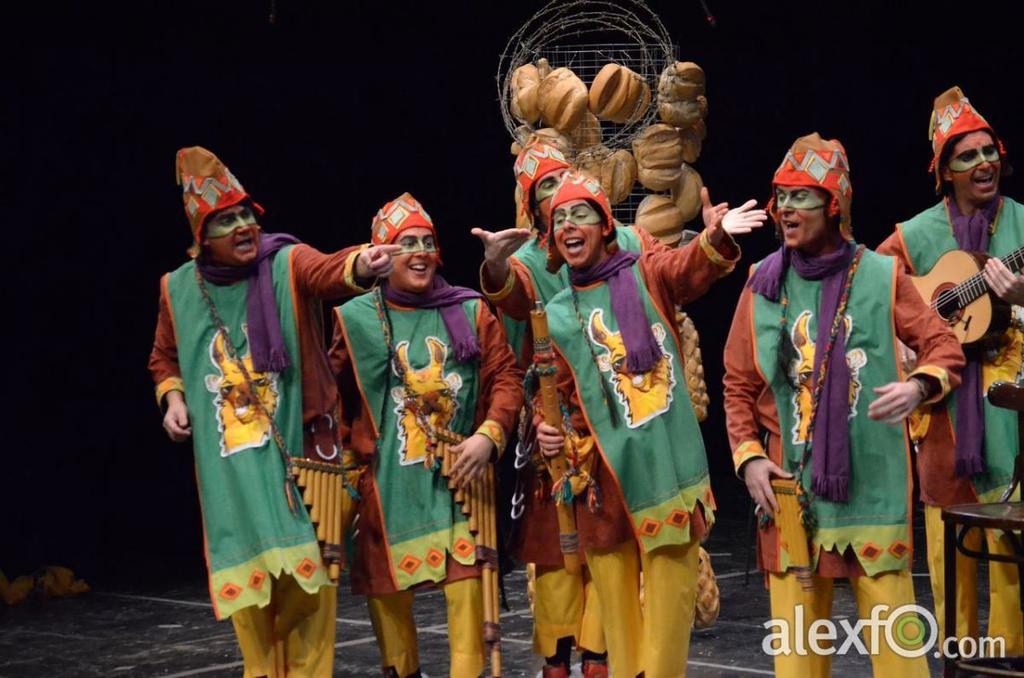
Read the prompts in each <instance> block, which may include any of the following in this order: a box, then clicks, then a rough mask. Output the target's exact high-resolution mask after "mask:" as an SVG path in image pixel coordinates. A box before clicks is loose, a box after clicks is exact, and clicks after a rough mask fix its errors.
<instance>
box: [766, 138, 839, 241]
mask: <svg viewBox="0 0 1024 678" xmlns="http://www.w3.org/2000/svg"><path fill="white" fill-rule="evenodd" d="M775 186H809V187H811V188H820V189H823V190H825V191H827V192H828V193H829V194H830V195H831V196H832V200H831V201H830V202H829V205H828V208H827V209H828V214H829V216H835V215H837V214H838V215H839V232H840V233H841V234H842V235H843V238H845V239H846V240H853V227H852V226H851V223H850V207H851V205H852V203H853V184H851V183H850V162H849V160H848V159H847V156H846V149H845V148H843V145H842V144H841V143H840V142H839V140H838V139H828V140H826V139H822V138H821V135H819V134H818V133H817V132H813V133H811V134H808V135H807V136H803V137H800V138H799V139H797V140H796V141H795V142H793V147H792V148H790V149H789V151H787V152H786V157H785V158H783V159H782V164H781V165H779V168H778V169H777V170H775V177H774V178H773V179H772V187H773V188H774V187H775ZM768 213H769V214H771V216H772V218H773V219H775V220H776V221H778V217H777V216H776V215H777V210H776V209H775V196H774V195H773V196H772V199H771V200H769V201H768Z"/></svg>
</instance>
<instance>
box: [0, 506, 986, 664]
mask: <svg viewBox="0 0 1024 678" xmlns="http://www.w3.org/2000/svg"><path fill="white" fill-rule="evenodd" d="M918 524H920V522H918ZM915 536H916V537H917V539H916V540H915V543H916V544H918V545H919V546H921V547H923V544H924V541H923V534H917V535H915ZM748 543H750V538H749V533H748V532H747V526H746V525H745V524H743V521H728V520H722V521H720V522H719V524H718V525H716V527H715V530H714V531H713V533H712V536H711V539H710V540H709V541H708V543H707V544H706V545H705V546H706V548H707V549H708V551H709V552H710V553H711V555H712V563H713V566H714V568H715V572H716V574H717V578H718V585H719V588H720V590H721V616H720V618H719V620H718V622H717V624H716V625H715V626H714V627H713V628H710V629H706V630H700V631H694V633H693V637H692V641H691V646H690V657H689V673H688V675H689V676H692V677H696V678H702V677H706V678H712V677H714V678H719V677H721V678H725V677H726V676H743V675H751V676H753V675H772V660H771V658H770V657H768V656H766V655H765V654H764V653H763V652H762V650H761V643H762V639H763V638H764V635H765V629H764V628H763V626H762V624H763V622H764V621H765V620H767V619H768V617H769V610H768V596H767V593H766V591H765V590H764V587H763V585H762V580H761V577H760V576H759V575H758V574H757V573H756V572H751V574H750V578H749V582H747V581H746V577H745V575H744V568H745V560H746V556H747V554H746V552H745V550H744V545H745V544H748ZM923 558H924V551H923V548H920V550H918V551H917V553H916V555H915V563H914V585H915V586H914V588H915V591H916V593H917V602H918V603H919V604H920V605H923V606H925V607H927V608H929V609H930V608H931V603H932V597H931V592H930V589H929V585H928V577H927V574H926V569H925V564H924V560H923ZM986 569H987V568H985V567H981V568H979V589H980V590H982V591H987V573H986ZM837 589H838V590H837V591H836V595H835V604H834V608H833V617H834V618H835V619H840V618H844V617H846V618H850V617H851V615H852V614H853V613H854V612H855V609H856V607H855V604H854V601H853V599H852V596H851V595H850V592H849V588H848V587H847V586H846V584H845V582H843V583H840V584H839V585H838V586H837ZM506 590H507V591H508V594H509V605H510V607H511V611H509V612H504V613H503V614H502V624H501V626H502V642H503V648H504V663H505V675H506V676H531V677H532V676H534V675H536V674H537V672H538V671H539V670H540V661H539V660H538V659H537V658H536V657H534V656H533V654H532V653H531V650H530V647H531V623H530V610H529V603H528V600H527V597H526V575H525V571H524V570H523V569H519V570H516V571H514V572H512V573H510V574H509V575H508V577H506ZM342 591H343V593H342V595H340V596H339V601H338V626H337V639H336V640H337V644H336V645H335V648H336V649H335V658H336V659H335V664H334V675H335V676H375V675H380V669H379V667H378V666H379V665H378V662H379V657H378V654H377V648H376V643H375V641H374V637H373V631H372V629H371V628H370V622H369V619H368V618H367V615H366V606H365V603H364V601H363V599H362V598H357V597H355V596H352V595H351V594H349V593H348V591H347V588H343V589H342ZM981 597H982V606H983V608H982V610H981V612H980V614H981V618H982V620H985V619H987V599H986V597H985V596H981ZM415 611H416V619H417V621H418V622H419V624H420V656H421V663H422V668H423V671H424V673H425V675H429V676H432V677H433V678H436V677H437V676H443V675H445V674H446V672H447V656H448V647H447V640H446V638H447V632H446V626H445V605H444V601H443V598H442V594H441V593H440V592H439V591H429V592H424V593H422V594H420V595H418V596H417V598H416V607H415ZM984 628H985V624H984V621H983V624H982V629H984ZM929 662H930V664H931V667H932V670H933V673H934V674H935V675H938V672H939V668H940V664H939V662H938V661H937V660H936V659H934V658H931V657H929ZM241 673H242V662H241V655H240V653H239V650H238V646H237V645H236V644H235V638H234V633H233V632H232V628H231V624H230V623H227V622H224V623H219V622H217V621H215V620H214V618H213V614H212V612H211V610H210V605H209V601H208V598H207V592H206V588H205V582H200V581H197V582H194V583H192V584H189V585H185V586H177V587H173V588H172V587H161V586H160V585H159V584H157V583H156V582H154V585H153V586H152V587H150V588H145V589H137V590H114V589H109V590H108V589H103V588H100V589H98V590H95V591H93V592H92V593H91V594H88V595H86V596H83V597H81V598H78V599H71V600H53V601H49V602H43V601H39V600H32V601H29V602H26V603H25V604H23V605H20V606H18V607H15V608H7V607H0V676H3V677H5V678H21V677H23V676H33V677H35V676H47V677H50V676H61V677H63V676H69V677H72V676H73V677H78V676H109V677H122V676H124V677H128V676H165V677H170V676H209V677H210V678H214V677H217V676H240V675H241ZM833 675H834V676H858V677H859V676H865V675H870V662H869V660H868V658H867V657H862V656H859V655H847V656H842V657H834V658H833Z"/></svg>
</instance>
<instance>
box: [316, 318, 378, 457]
mask: <svg viewBox="0 0 1024 678" xmlns="http://www.w3.org/2000/svg"><path fill="white" fill-rule="evenodd" d="M332 315H333V316H334V336H333V338H332V339H331V347H330V349H329V350H328V351H327V361H328V362H329V363H330V365H331V373H332V374H333V375H334V378H335V380H336V382H337V385H338V395H339V399H340V400H341V421H339V422H338V432H339V435H340V438H341V444H342V447H344V448H345V449H348V450H355V451H356V452H358V453H363V454H364V455H365V454H367V453H368V452H372V450H373V445H374V439H375V437H374V435H373V426H372V424H371V423H370V421H369V419H368V413H367V412H366V411H365V409H366V408H365V404H364V403H363V399H362V394H361V393H360V392H359V384H358V382H357V381H356V375H355V368H354V366H353V364H352V354H351V353H349V350H348V344H347V342H346V341H345V332H344V331H343V330H342V321H341V311H340V310H339V309H337V308H335V309H334V313H333V314H332ZM357 438H358V440H357Z"/></svg>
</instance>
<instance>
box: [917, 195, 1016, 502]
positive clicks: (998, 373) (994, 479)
mask: <svg viewBox="0 0 1024 678" xmlns="http://www.w3.org/2000/svg"><path fill="white" fill-rule="evenodd" d="M897 228H898V229H899V231H900V233H901V235H902V237H903V244H904V246H905V247H906V251H907V254H908V256H909V257H910V262H911V265H912V266H913V267H914V271H915V273H917V274H918V275H923V274H925V273H927V272H928V271H930V270H931V269H932V267H933V266H934V265H935V262H936V261H938V259H939V257H941V256H942V255H943V254H945V253H946V252H949V251H952V250H957V249H960V248H959V246H958V245H957V243H956V240H955V238H954V237H953V226H952V219H951V217H950V215H949V211H948V209H947V206H946V201H945V200H944V201H942V202H940V203H938V204H937V205H934V206H932V207H930V208H928V209H927V210H925V211H924V212H921V213H920V214H918V215H917V216H915V217H914V218H913V219H910V220H909V221H906V222H904V223H902V224H899V225H898V226H897ZM1022 244H1024V205H1021V204H1020V203H1018V202H1016V201H1014V200H1011V199H1010V198H1005V197H1004V198H1003V199H1002V204H1001V205H1000V208H999V212H998V214H997V215H996V220H995V224H994V225H993V231H992V235H991V237H990V239H989V245H988V253H989V254H991V255H992V256H996V257H1003V256H1006V255H1007V254H1009V253H1010V252H1012V251H1013V250H1015V249H1017V248H1018V247H1020V246H1021V245H1022ZM1013 312H1014V323H1013V325H1012V326H1011V327H1010V328H1009V329H1008V330H1007V334H1006V336H1004V337H1003V340H1002V341H1000V342H999V346H998V348H993V349H990V350H987V352H986V356H985V358H984V360H983V363H982V371H983V381H984V383H985V385H988V384H990V383H991V382H993V381H997V380H1004V381H1016V382H1020V381H1021V379H1022V378H1024V373H1022V367H1021V365H1022V360H1021V351H1022V348H1021V347H1022V346H1024V337H1022V334H1024V309H1021V308H1020V307H1014V309H1013ZM1014 352H1015V355H1009V354H1010V353H1014ZM984 390H985V393H984V397H985V401H984V405H983V412H984V416H985V442H984V446H983V447H982V455H983V457H984V460H985V471H984V472H983V473H978V474H976V475H975V476H974V477H973V478H972V481H973V483H974V488H975V491H976V492H977V494H978V499H979V501H982V502H991V501H996V500H997V499H999V496H1000V495H1001V494H1002V492H1003V490H1005V489H1006V486H1007V485H1009V484H1010V477H1011V476H1012V475H1013V463H1014V459H1015V458H1016V456H1017V451H1018V447H1019V445H1020V438H1019V436H1018V433H1017V427H1018V424H1017V413H1016V412H1012V411H1010V410H1007V409H1003V408H999V407H995V406H993V405H992V404H991V403H989V401H988V393H987V391H988V389H987V388H985V389H984ZM957 397H958V394H957V392H956V391H954V392H953V393H951V394H950V395H949V396H948V397H947V398H946V401H945V402H946V407H947V408H948V410H949V420H950V422H952V424H953V426H954V430H955V426H956V402H957Z"/></svg>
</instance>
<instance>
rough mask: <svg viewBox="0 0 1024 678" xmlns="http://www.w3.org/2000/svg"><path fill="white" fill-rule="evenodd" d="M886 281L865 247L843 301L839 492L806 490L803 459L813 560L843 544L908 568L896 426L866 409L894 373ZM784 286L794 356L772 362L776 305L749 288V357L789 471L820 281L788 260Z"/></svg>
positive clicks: (808, 374)
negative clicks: (845, 423)
mask: <svg viewBox="0 0 1024 678" xmlns="http://www.w3.org/2000/svg"><path fill="white" fill-rule="evenodd" d="M895 285H896V265H895V260H894V259H893V258H892V257H886V256H882V255H880V254H876V253H875V252H872V251H871V250H865V251H864V254H863V256H862V258H861V262H860V266H859V268H858V269H857V272H856V277H855V278H854V282H853V286H852V287H851V289H850V297H849V301H848V303H847V308H846V329H845V331H846V333H847V335H846V356H845V359H846V364H847V367H848V368H849V370H850V401H849V405H850V411H849V414H848V419H849V426H850V485H849V501H847V502H845V503H840V502H831V501H828V500H826V499H823V498H821V497H817V496H814V494H813V492H812V491H811V486H812V485H811V478H812V474H813V470H814V469H813V461H811V460H808V462H807V465H806V466H805V467H804V473H803V476H802V478H801V480H802V483H803V487H804V488H805V489H806V490H807V491H808V493H810V494H811V511H812V512H813V514H814V518H815V521H816V523H817V530H816V531H815V533H814V536H813V543H814V546H815V549H814V551H815V553H814V558H815V563H817V558H818V556H819V555H820V553H821V551H822V549H825V550H832V549H837V550H838V551H839V552H840V553H844V552H845V551H846V549H847V548H848V547H852V549H853V552H854V553H855V554H856V557H857V559H858V561H860V564H861V566H863V568H864V571H865V572H866V573H867V574H868V575H875V574H878V573H879V572H885V571H889V570H902V569H907V568H909V567H910V557H909V556H910V553H911V534H910V510H909V508H910V496H911V490H910V487H911V485H910V483H911V473H910V452H909V445H908V443H907V440H906V435H905V427H902V426H892V425H889V424H886V423H885V422H880V421H873V420H871V419H869V418H868V413H867V411H868V405H869V404H870V402H871V401H872V400H873V399H874V392H873V391H872V389H873V388H876V387H878V386H882V385H884V384H888V383H890V382H893V381H899V380H900V378H901V377H900V373H899V369H898V367H897V364H896V355H897V352H896V335H895V330H894V327H895V324H894V323H895V320H894V319H895V316H894V313H895V308H894V298H895V297H894V295H895ZM784 289H785V292H786V294H787V295H788V297H789V309H788V311H787V314H786V315H787V321H786V335H785V337H786V338H785V340H786V341H791V342H792V346H793V349H794V355H795V356H797V357H796V358H794V360H793V362H792V364H789V365H780V364H779V341H780V340H782V334H781V332H780V321H781V319H782V305H781V304H780V303H775V302H771V301H768V300H767V299H766V298H764V297H763V296H761V295H760V294H755V295H754V336H755V337H756V342H757V351H756V354H755V357H756V360H757V369H758V370H759V371H760V372H761V374H762V375H764V378H765V381H766V382H767V383H768V385H769V387H770V388H771V391H772V395H773V396H774V398H775V406H776V408H777V409H778V414H779V429H780V431H781V433H782V447H783V455H784V463H783V467H784V468H785V469H786V470H787V471H793V472H795V471H796V470H797V468H798V467H799V464H800V461H801V459H802V458H803V455H804V448H805V441H806V439H807V428H808V424H809V423H810V415H811V389H812V386H813V370H814V353H815V349H816V346H815V345H814V341H815V338H816V337H817V331H818V322H819V319H818V308H819V303H820V301H821V281H814V280H804V279H803V278H801V277H800V276H799V275H797V273H796V271H795V270H794V269H793V268H792V267H790V268H789V270H788V271H787V273H786V279H785V282H784ZM837 358H838V356H835V357H834V358H833V359H837ZM833 364H835V363H833ZM787 372H788V373H789V375H790V376H789V377H787ZM791 380H792V381H798V383H799V386H798V388H796V389H794V388H793V386H792V385H791ZM780 564H781V566H782V569H783V571H784V570H785V569H787V568H788V567H789V564H788V556H787V552H786V550H785V549H784V548H783V549H780Z"/></svg>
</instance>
